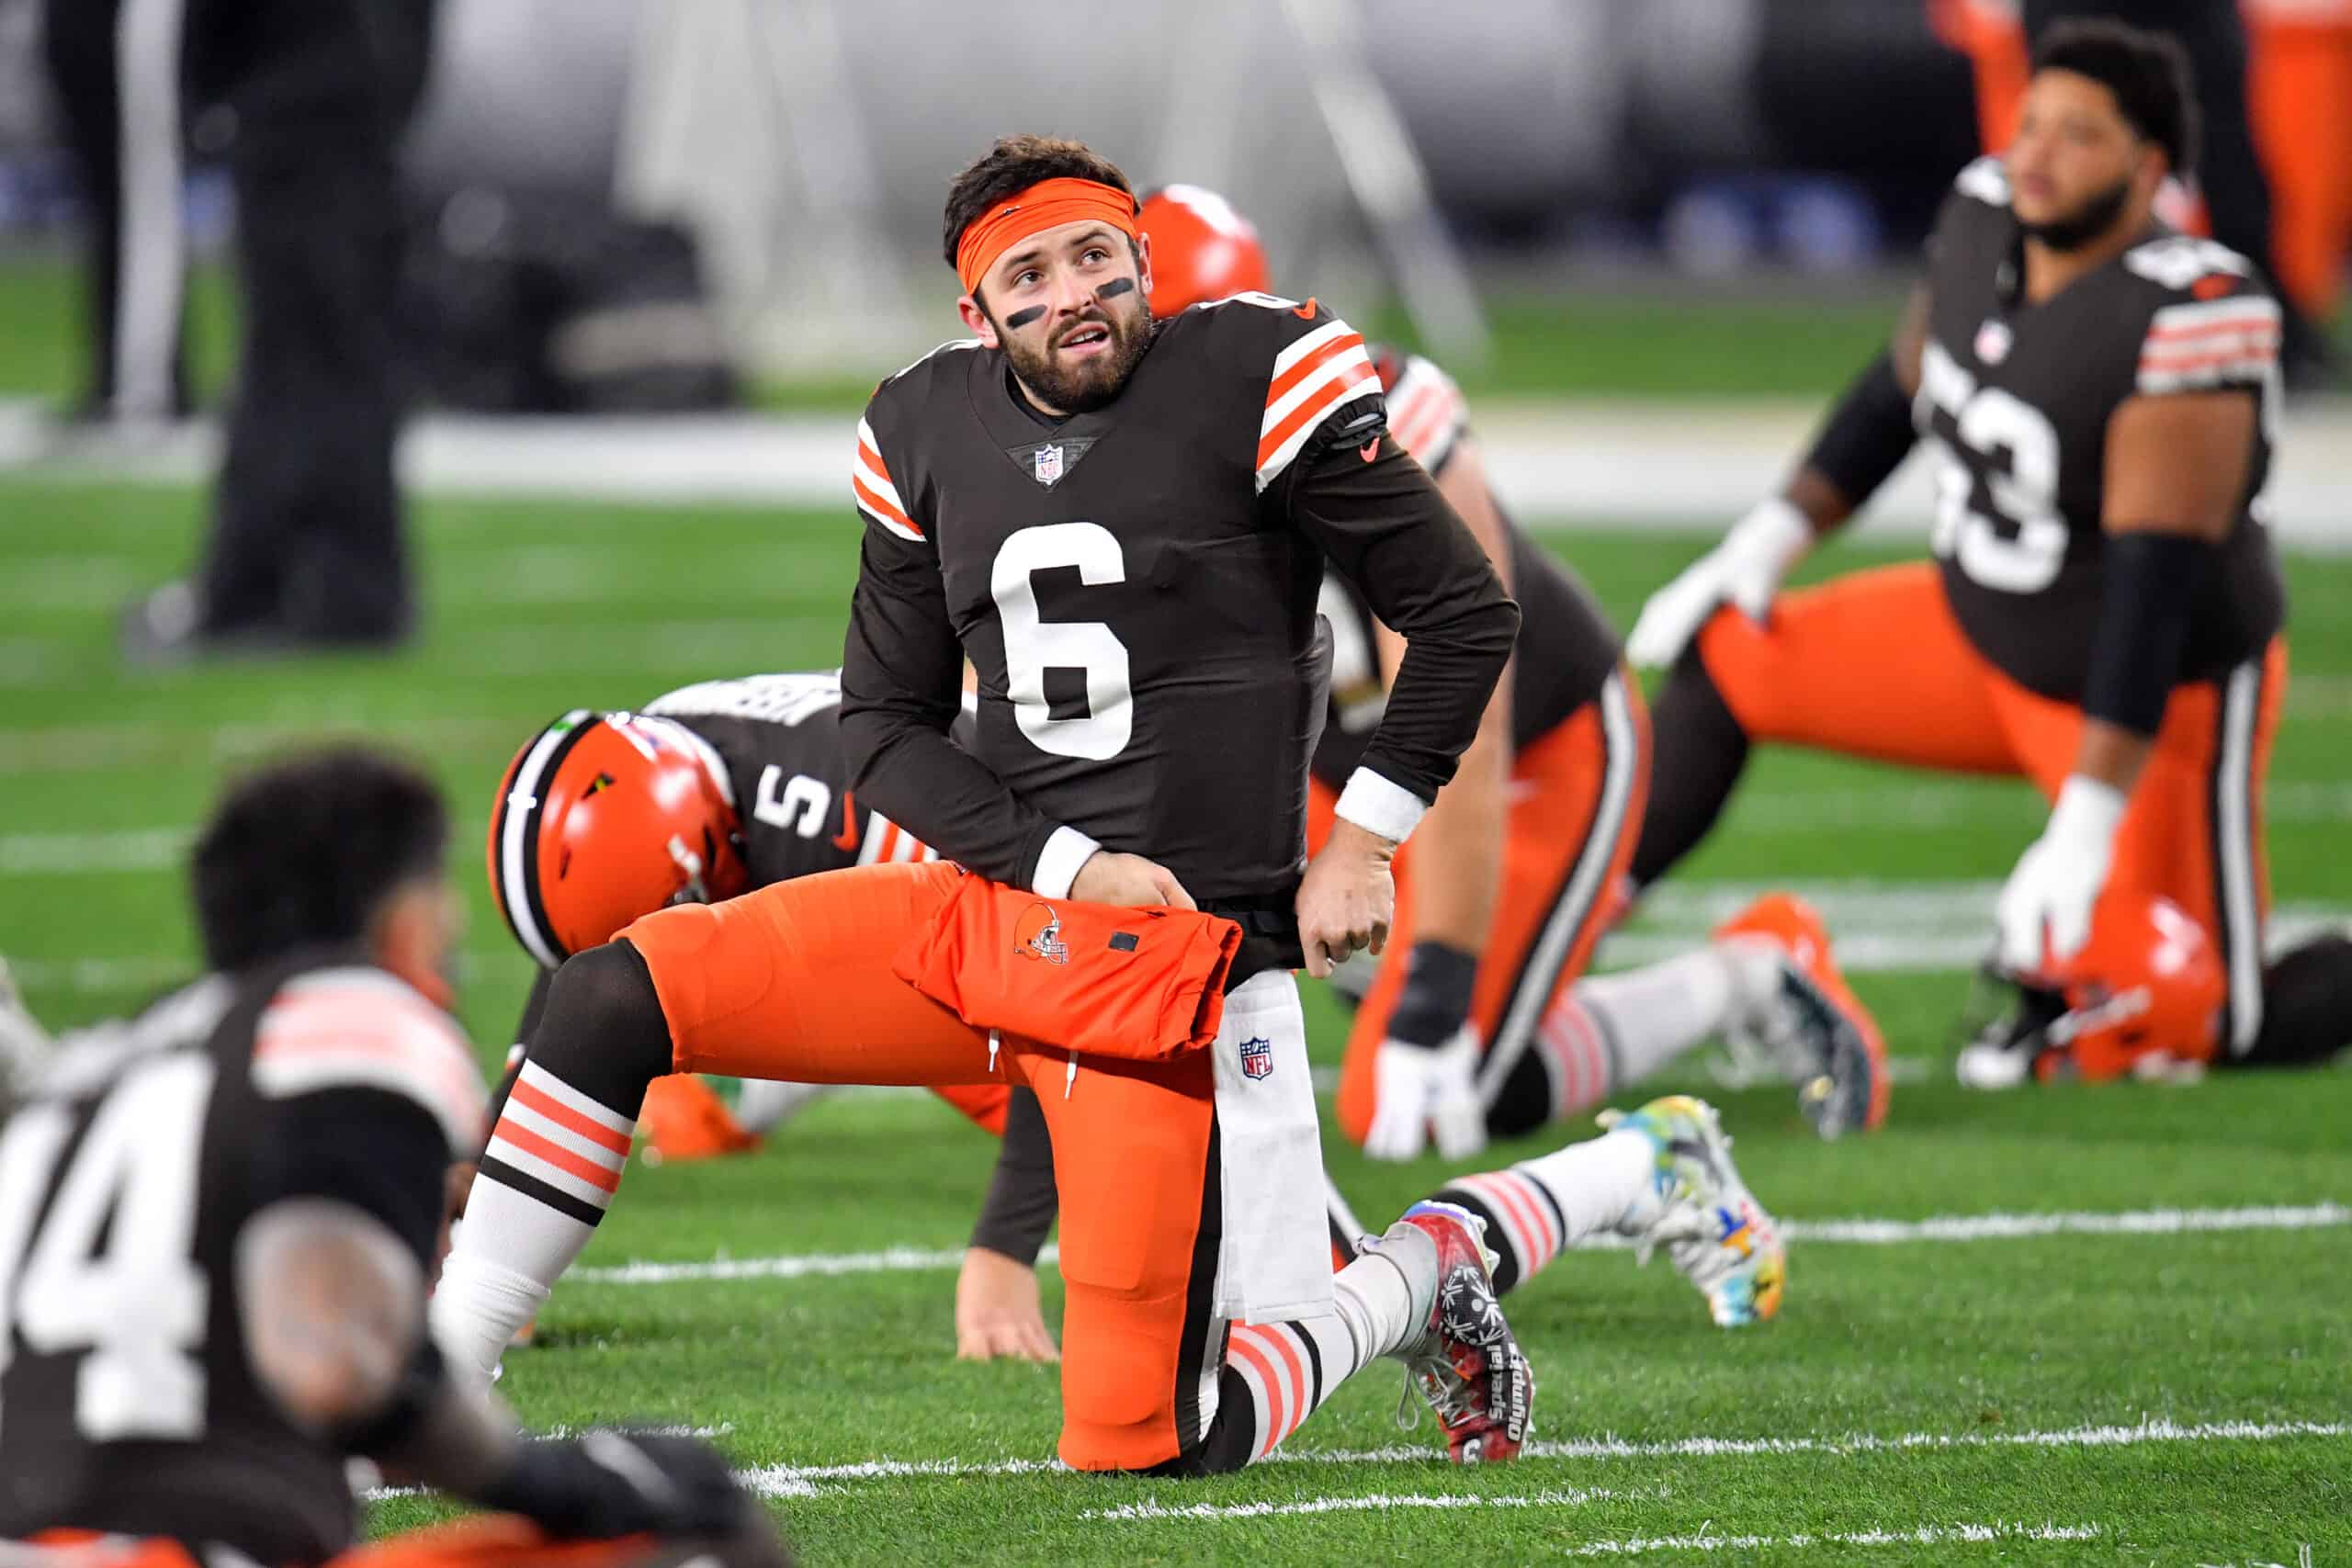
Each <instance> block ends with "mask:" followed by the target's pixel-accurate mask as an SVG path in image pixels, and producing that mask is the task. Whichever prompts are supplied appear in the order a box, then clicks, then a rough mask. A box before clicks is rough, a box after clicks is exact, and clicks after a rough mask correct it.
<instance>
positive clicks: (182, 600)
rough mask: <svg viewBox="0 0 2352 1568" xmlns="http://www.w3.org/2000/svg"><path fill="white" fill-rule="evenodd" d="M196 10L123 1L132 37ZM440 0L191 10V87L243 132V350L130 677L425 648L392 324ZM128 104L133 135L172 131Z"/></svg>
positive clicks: (196, 2) (132, 654)
mask: <svg viewBox="0 0 2352 1568" xmlns="http://www.w3.org/2000/svg"><path fill="white" fill-rule="evenodd" d="M182 3H183V0H119V4H120V9H121V12H122V15H123V27H124V28H125V36H126V38H127V39H128V38H130V37H131V36H134V35H143V34H144V33H148V32H153V30H154V29H156V28H159V27H160V28H164V29H166V30H167V31H168V32H171V33H177V32H178V31H179V29H178V28H176V27H174V26H173V25H172V24H173V23H174V22H175V13H176V12H177V11H178V10H179V9H180V8H181V6H182ZM185 8H186V13H187V15H186V22H185V40H184V46H185V50H186V60H187V81H188V82H189V84H190V86H191V91H192V93H193V94H194V96H196V98H197V100H198V102H200V103H202V104H204V105H206V106H208V107H212V106H217V107H219V108H220V110H221V111H222V112H221V113H220V115H218V116H217V117H215V120H216V123H220V124H223V125H227V126H229V127H231V128H232V136H231V139H230V141H229V147H228V164H229V174H230V177H231V179H232V183H233V185H234V187H235V192H236V202H237V282H238V288H239V294H238V299H239V304H240V308H241V317H242V321H243V328H242V334H243V335H242V338H241V341H240V343H239V345H238V354H237V389H236V397H235V401H234V403H233V404H232V408H231V410H230V413H229V421H228V443H227V447H226V450H225V451H224V452H223V454H222V457H221V461H220V475H219V478H218V479H217V480H216V482H215V486H214V496H213V507H212V525H211V528H210V530H209V537H208V538H207V539H206V540H205V543H204V547H203V550H202V557H201V559H200V560H199V561H198V564H197V566H196V568H195V570H192V571H191V572H190V573H189V575H188V576H187V578H185V579H183V580H180V581H173V582H169V583H166V584H164V586H162V587H160V588H157V589H155V590H153V592H149V593H146V594H143V595H141V597H140V598H138V599H136V600H134V601H132V602H131V603H130V604H129V605H127V606H126V607H125V609H124V613H123V618H122V625H121V627H120V633H121V645H122V650H123V654H124V657H126V658H127V659H129V660H132V661H133V662H136V663H149V664H170V663H177V662H181V661H184V660H191V659H199V658H203V657H206V656H208V655H211V654H215V653H224V652H225V653H235V652H256V651H263V652H288V651H300V650H304V649H322V648H342V649H352V648H359V649H382V648H389V647H391V646H395V645H397V644H398V643H400V642H401V641H402V640H403V639H405V638H406V637H408V636H409V634H410V633H411V631H412V630H413V622H414V615H415V612H414V604H413V602H412V599H411V595H410V575H409V570H408V558H407V551H406V546H405V543H404V541H403V538H402V532H403V526H402V519H401V499H400V493H399V490H398V487H397V485H396V483H395V481H394V478H393V473H392V449H393V446H394V442H395V439H396V437H397V435H398V433H399V424H400V416H401V409H400V398H399V392H398V386H399V379H400V372H401V352H400V347H401V345H400V343H399V339H398V335H397V333H395V331H394V327H393V320H392V318H393V313H394V308H395V304H396V297H397V294H398V291H399V276H400V261H401V192H400V179H399V152H400V145H401V139H402V137H403V136H404V135H405V133H406V131H407V128H408V123H409V118H410V116H411V115H412V114H413V111H414V110H415V108H416V106H417V103H418V101H419V99H420V98H421V97H422V96H423V94H424V84H425V77H426V73H427V70H428V68H429V66H430V63H431V59H432V52H433V21H434V13H435V0H369V3H368V4H365V5H357V4H352V3H350V0H326V3H322V0H185ZM167 46H168V40H167ZM126 85H127V84H126ZM124 101H125V103H126V105H127V106H128V107H130V109H132V110H133V111H135V114H136V116H137V117H138V118H135V119H134V122H133V123H134V124H136V123H140V122H141V121H143V120H145V119H148V118H153V116H154V115H155V114H156V113H158V112H162V113H165V114H168V113H170V112H171V110H170V108H169V107H163V108H161V109H160V110H159V108H158V106H156V105H154V104H153V103H151V102H141V100H139V99H137V98H136V97H135V96H126V98H125V100H124ZM178 197H179V193H178V189H177V186H176V182H175V181H174V182H172V183H171V185H170V187H169V188H168V189H164V190H161V191H153V190H150V191H143V192H141V191H132V190H130V189H128V188H126V190H125V192H124V198H125V199H126V200H127V201H132V202H142V203H145V204H148V205H147V208H146V209H139V208H134V209H133V216H134V219H135V220H138V221H141V222H146V223H158V222H162V221H164V215H165V214H168V215H169V216H170V218H171V220H172V221H176V217H177V203H178ZM158 206H160V210H155V209H156V208H157V207H158ZM125 324H126V325H128V322H126V323H125Z"/></svg>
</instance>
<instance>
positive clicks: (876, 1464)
mask: <svg viewBox="0 0 2352 1568" xmlns="http://www.w3.org/2000/svg"><path fill="white" fill-rule="evenodd" d="M2344 1437H2352V1424H2347V1423H2345V1422H2340V1421H2331V1422H2320V1421H2274V1422H2256V1421H2213V1422H2203V1423H2198V1424H2188V1425H2184V1424H2182V1423H2179V1422H2174V1421H2165V1420H2154V1421H2146V1422H2143V1423H2141V1424H2140V1425H2138V1426H2132V1427H2119V1426H2083V1427H2059V1428H2053V1429H2044V1430H2029V1431H2022V1432H1901V1433H1896V1434H1894V1435H1893V1436H1889V1437H1881V1436H1878V1435H1876V1434H1874V1433H1869V1432H1849V1433H1845V1434H1842V1435H1823V1436H1813V1437H1796V1438H1743V1437H1707V1436H1702V1437H1689V1438H1662V1439H1657V1440H1655V1441H1648V1442H1634V1441H1631V1440H1629V1439H1625V1438H1613V1437H1600V1438H1553V1439H1543V1438H1539V1439H1537V1440H1535V1441H1533V1442H1531V1443H1529V1444H1528V1445H1527V1446H1526V1447H1525V1448H1524V1449H1522V1450H1520V1459H1521V1462H1522V1463H1524V1462H1527V1461H1546V1460H1644V1459H1725V1458H1786V1457H1789V1456H1792V1455H1804V1454H1826V1455H1829V1456H1831V1457H1846V1456H1850V1455H1854V1454H1877V1453H1914V1452H1922V1451H1926V1452H1936V1451H1943V1450H1974V1449H2119V1448H2143V1447H2146V1446H2149V1445H2152V1444H2165V1443H2213V1442H2233V1443H2278V1442H2293V1441H2297V1440H2300V1439H2304V1438H2344ZM1438 1452H1439V1450H1438V1448H1437V1446H1436V1445H1435V1441H1434V1439H1432V1441H1431V1442H1430V1443H1429V1444H1424V1445H1422V1446H1419V1447H1408V1446H1404V1445H1397V1446H1392V1447H1388V1448H1379V1449H1327V1450H1317V1449H1291V1448H1283V1449H1276V1450H1274V1451H1273V1453H1272V1455H1270V1456H1269V1461H1270V1462H1273V1463H1278V1464H1298V1465H1341V1466H1346V1465H1364V1464H1421V1463H1427V1462H1429V1461H1431V1460H1433V1459H1435V1458H1437V1457H1438ZM1062 1468H1063V1466H1062V1464H1061V1462H1060V1461H1057V1460H1050V1459H1001V1460H978V1461H964V1460H958V1459H933V1460H892V1459H879V1460H866V1461H861V1462H858V1463H854V1464H801V1465H795V1464H775V1465H766V1466H763V1467H762V1468H760V1469H758V1470H752V1471H747V1472H744V1477H745V1480H746V1482H747V1483H751V1484H752V1485H755V1486H760V1487H763V1488H764V1487H769V1486H775V1487H790V1486H799V1487H816V1486H823V1485H831V1484H838V1483H844V1482H856V1481H904V1480H913V1479H922V1478H933V1477H937V1478H961V1477H971V1476H999V1475H1038V1474H1043V1473H1046V1472H1054V1471H1059V1470H1061V1469H1062Z"/></svg>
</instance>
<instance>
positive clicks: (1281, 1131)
mask: <svg viewBox="0 0 2352 1568" xmlns="http://www.w3.org/2000/svg"><path fill="white" fill-rule="evenodd" d="M1210 1049H1211V1050H1212V1051H1214V1052H1215V1053H1216V1120H1217V1141H1218V1145H1219V1147H1220V1149H1221V1150H1222V1151H1223V1156H1224V1158H1223V1161H1222V1166H1223V1168H1222V1169H1221V1171H1220V1172H1219V1175H1220V1178H1221V1179H1222V1181H1223V1185H1224V1191H1225V1240H1224V1246H1223V1247H1222V1249H1221V1250H1220V1252H1219V1254H1218V1258H1217V1279H1216V1306H1215V1308H1214V1310H1215V1311H1216V1314H1217V1315H1218V1316H1220V1317H1228V1318H1238V1319H1241V1320H1242V1321H1245V1322H1250V1323H1282V1322H1286V1321H1288V1320H1290V1319H1293V1318H1301V1317H1313V1316H1317V1315H1318V1314H1325V1313H1329V1312H1330V1311H1332V1310H1333V1308H1332V1304H1331V1243H1330V1235H1329V1227H1328V1225H1327V1224H1326V1222H1325V1220H1324V1215H1323V1141H1322V1138H1321V1135H1320V1134H1319V1132H1318V1130H1317V1125H1316V1118H1315V1083H1314V1078H1313V1075H1312V1074H1311V1073H1310V1072H1309V1071H1308V1069H1307V1065H1306V1016H1305V1014H1303V1013H1302V1012H1301V1011H1300V1010H1299V1005H1298V982H1297V981H1296V980H1295V979H1294V978H1293V977H1292V976H1291V975H1290V973H1289V971H1287V970H1283V969H1270V970H1268V971H1266V972H1265V973H1264V974H1262V975H1255V976H1251V977H1250V978H1249V979H1248V980H1245V981H1243V982H1242V983H1241V984H1240V985H1239V986H1238V987H1235V988H1234V990H1233V992H1232V993H1231V994H1230V995H1228V996H1227V998H1225V1023H1224V1026H1223V1027H1222V1028H1220V1029H1219V1030H1218V1031H1217V1036H1216V1044H1214V1045H1212V1046H1211V1047H1210Z"/></svg>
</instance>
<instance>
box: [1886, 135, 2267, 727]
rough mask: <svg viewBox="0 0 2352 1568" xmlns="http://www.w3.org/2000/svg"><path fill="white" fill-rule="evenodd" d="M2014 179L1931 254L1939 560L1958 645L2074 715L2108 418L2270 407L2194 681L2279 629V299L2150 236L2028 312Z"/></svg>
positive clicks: (2165, 235) (1997, 183)
mask: <svg viewBox="0 0 2352 1568" xmlns="http://www.w3.org/2000/svg"><path fill="white" fill-rule="evenodd" d="M2019 242H2020V235H2019V231H2018V222H2017V220H2016V218H2015V217H2014V216H2013V214H2012V213H2011V211H2010V209H2009V186H2008V177H2007V174H2006V173H2005V172H2004V170H2003V169H2002V166H2001V164H2000V162H1999V161H1998V160H1997V159H1994V158H1982V159H1979V160H1978V161H1977V162H1975V163H1974V164H1970V165H1969V166H1968V168H1967V169H1965V170H1963V171H1962V174H1961V176H1960V178H1959V181H1958V182H1957V185H1956V187H1955V189H1954V191H1953V194H1952V196H1951V199H1950V200H1949V202H1948V203H1947V204H1946V206H1945V209H1944V212H1943V215H1942V218H1941V220H1939V223H1938V225H1937V229H1936V233H1935V237H1934V239H1933V240H1932V241H1931V242H1930V261H1929V267H1928V288H1929V293H1930V297H1931V312H1930V315H1929V320H1928V337H1927V342H1926V345H1925V348H1924V350H1923V352H1922V354H1921V357H1920V366H1919V390H1918V395H1917V400H1916V402H1915V403H1914V405H1913V409H1914V417H1915V419H1916V420H1917V424H1918V427H1919V431H1920V434H1922V435H1925V436H1928V437H1932V438H1933V440H1934V443H1935V445H1936V446H1937V448H1938V453H1937V456H1938V458H1939V471H1938V475H1937V491H1938V495H1937V517H1936V527H1935V553H1936V555H1937V557H1938V558H1939V562H1940V563H1941V570H1942V573H1943V581H1944V590H1945V593H1946V596H1947V597H1948V599H1949V601H1950V603H1951V607H1952V613H1953V615H1955V617H1956V618H1957V619H1958V620H1959V622H1960V626H1961V628H1962V631H1963V632H1964V633H1965V634H1966V636H1967V637H1968V639H1969V641H1970V642H1971V643H1972V644H1973V645H1974V646H1975V648H1976V649H1977V650H1978V651H1979V652H1981V653H1983V654H1984V655H1985V658H1986V659H1988V660H1991V661H1992V662H1993V663H1994V664H1995V665H1996V666H1997V667H1998V668H1999V669H2000V670H2001V671H2002V672H2003V673H2004V674H2006V675H2007V676H2008V677H2009V678H2010V679H2012V680H2014V681H2016V682H2018V684H2020V685H2022V686H2024V687H2026V688H2027V689H2028V690H2030V691H2033V692H2038V693H2040V694H2042V695H2043V696H2046V697H2052V698H2055V699H2058V700H2060V701H2064V702H2079V701H2080V700H2081V698H2082V692H2083V682H2084V681H2085V679H2086V675H2087V673H2088V671H2089V668H2090V654H2091V641H2092V638H2093V637H2094V636H2095V634H2096V632H2097V630H2098V608H2099V577H2100V574H2099V560H2100V554H2101V549H2102V545H2103V542H2104V536H2103V535H2102V533H2101V531H2100V526H2099V525H2100V519H2101V516H2102V513H2103V508H2104V503H2105V488H2106V487H2105V473H2106V465H2107V430H2108V422H2109V419H2110V418H2111V417H2112V416H2113V415H2114V413H2115V412H2116V410H2117V408H2118V407H2119V406H2120V405H2121V404H2122V403H2123V402H2124V401H2125V400H2127V399H2131V398H2134V397H2143V396H2165V395H2169V394H2176V393H2209V392H2217V391H2218V392H2228V391H2237V392H2243V393H2244V394H2245V395H2246V396H2248V397H2251V398H2255V399H2256V400H2259V402H2260V405H2261V406H2260V412H2259V417H2258V420H2257V430H2256V440H2255V448H2254V452H2253V454H2252V461H2251V462H2250V463H2249V464H2248V466H2247V469H2246V475H2245V488H2244V490H2243V491H2242V492H2241V497H2240V502H2239V515H2238V516H2237V518H2236V521H2235V523H2234V525H2233V527H2232V528H2231V530H2230V533H2229V536H2228V538H2227V539H2226V540H2225V542H2224V543H2223V545H2222V551H2221V558H2220V562H2219V565H2218V568H2217V569H2216V570H2214V572H2213V574H2212V575H2211V578H2210V579H2209V580H2208V581H2206V582H2205V583H2203V584H2202V585H2201V588H2200V592H2199V595H2198V598H2197V600H2196V603H2195V607H2194V611H2193V614H2192V618H2191V621H2190V624H2189V631H2188V644H2187V647H2186V649H2184V656H2183V660H2182V664H2181V671H2180V676H2179V679H2180V681H2181V682H2183V683H2186V682H2197V681H2211V680H2213V679H2215V678H2216V677H2217V676H2219V675H2221V674H2222V672H2224V671H2227V670H2228V669H2229V668H2230V667H2232V666H2233V665H2235V664H2237V663H2239V662H2240V661H2242V660H2245V659H2247V658H2250V657H2252V656H2253V655H2255V654H2256V652H2258V651H2259V650H2260V649H2262V647H2263V646H2264V645H2265V644H2266V643H2267V642H2268V641H2269V639H2270V637H2272V635H2273V634H2274V633H2276V632H2277V631H2278V627H2279V625H2280V622H2281V621H2282V619H2283V618H2284V615H2285V593H2284V591H2283V589H2282V587H2281V584H2280V581H2279V577H2278V562H2277V559H2276V558H2275V557H2274V555H2273V554H2272V551H2271V545H2270V536H2269V531H2268V530H2267V528H2266V527H2264V525H2263V519H2262V505H2261V496H2262V491H2263V486H2264V484H2265V482H2266V480H2267V478H2268V476H2269V468H2270V458H2271V448H2270V441H2271V433H2272V430H2273V428H2274V425H2275V420H2276V413H2277V406H2278V333H2279V314H2278V302H2277V301H2276V300H2275V299H2272V298H2271V297H2270V296H2269V295H2268V294H2267V293H2266V292H2265V291H2264V289H2263V288H2262V285H2261V284H2260V283H2259V282H2258V281H2257V280H2256V278H2255V277H2254V276H2252V268H2251V267H2250V265H2249V264H2248V263H2247V262H2246V261H2245V258H2244V257H2242V256H2240V255H2238V254H2236V253H2235V252H2233V251H2230V250H2227V249H2225V248H2224V247H2222V246H2221V245H2217V244H2214V243H2212V242H2211V241H2208V240H2199V239H2196V238H2193V237H2191V236H2188V235H2186V234H2181V233H2177V232H2175V231H2172V230H2170V229H2168V228H2165V227H2164V226H2162V225H2160V224H2159V225H2152V226H2151V227H2150V230H2149V232H2148V234H2147V235H2146V237H2145V238H2144V239H2143V240H2142V241H2141V242H2140V243H2137V244H2134V245H2133V246H2132V247H2131V249H2129V250H2127V251H2125V252H2124V253H2123V254H2121V255H2120V256H2118V257H2116V258H2115V259H2114V260H2112V261H2109V263H2108V264H2107V265H2104V266H2102V267H2099V268H2098V269H2097V270H2096V271H2093V272H2091V273H2090V274H2088V275H2087V276H2084V277H2081V278H2079V279H2077V280H2076V281H2075V283H2074V284H2072V285H2071V286H2070V287H2068V288H2064V289H2062V290H2061V291H2060V292H2059V293H2057V294H2056V295H2054V296H2052V298H2051V299H2046V300H2043V301H2042V302H2041V303H2040V304H2038V305H2036V304H2028V303H2026V302H2025V301H2024V300H2023V299H2021V298H2018V293H2017V289H2018V279H2019V276H2020V274H2019V269H2020V267H2021V265H2022V262H2021V258H2020V254H2019Z"/></svg>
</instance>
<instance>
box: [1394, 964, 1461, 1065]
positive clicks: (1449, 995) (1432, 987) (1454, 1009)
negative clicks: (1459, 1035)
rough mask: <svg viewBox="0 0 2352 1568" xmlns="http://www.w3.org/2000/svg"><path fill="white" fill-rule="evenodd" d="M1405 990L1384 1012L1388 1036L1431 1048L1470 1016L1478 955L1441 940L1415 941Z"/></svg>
mask: <svg viewBox="0 0 2352 1568" xmlns="http://www.w3.org/2000/svg"><path fill="white" fill-rule="evenodd" d="M1411 959H1412V966H1411V967H1410V968H1408V969H1407V970H1406V971H1405V991H1404V994H1403V995H1402V996H1400V997H1398V998H1397V1008H1396V1010H1395V1011H1394V1012H1391V1013H1390V1014H1389V1015H1388V1037H1389V1038H1390V1039H1391V1040H1401V1041H1403V1042H1405V1043H1407V1044H1408V1045H1427V1046H1430V1048H1432V1049H1434V1048H1435V1047H1437V1046H1440V1045H1442V1044H1444V1043H1446V1042H1447V1041H1449V1040H1451V1039H1453V1036H1454V1034H1455V1033H1456V1032H1459V1031H1460V1029H1461V1028H1462V1025H1463V1023H1464V1021H1467V1020H1468V1018H1469V1017H1470V996H1471V993H1472V991H1474V990H1475V989H1476V987H1477V984H1478V956H1477V954H1476V953H1464V952H1463V951H1462V950H1461V949H1460V948H1458V947H1449V946H1447V945H1446V944H1445V943H1444V942H1415V943H1414V944H1413V951H1412V953H1411Z"/></svg>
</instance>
